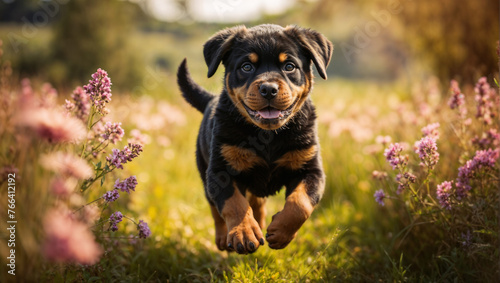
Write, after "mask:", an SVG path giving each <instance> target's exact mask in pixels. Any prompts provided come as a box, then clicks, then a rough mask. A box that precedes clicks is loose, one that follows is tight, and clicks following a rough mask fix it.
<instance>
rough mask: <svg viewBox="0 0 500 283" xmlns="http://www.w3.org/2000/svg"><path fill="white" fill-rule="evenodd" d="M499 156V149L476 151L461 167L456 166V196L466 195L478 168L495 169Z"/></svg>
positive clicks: (462, 196)
mask: <svg viewBox="0 0 500 283" xmlns="http://www.w3.org/2000/svg"><path fill="white" fill-rule="evenodd" d="M499 156H500V149H498V148H497V149H495V150H492V149H488V150H479V151H476V155H475V156H474V157H473V158H472V159H471V160H468V161H467V162H466V163H465V164H464V165H463V166H462V167H460V168H458V178H457V182H456V187H457V198H458V199H459V200H460V199H462V198H464V197H466V196H467V193H468V192H469V191H470V190H471V189H472V186H471V182H472V180H474V179H475V178H476V175H477V173H478V172H479V171H480V170H491V169H495V164H496V162H497V160H498V157H499Z"/></svg>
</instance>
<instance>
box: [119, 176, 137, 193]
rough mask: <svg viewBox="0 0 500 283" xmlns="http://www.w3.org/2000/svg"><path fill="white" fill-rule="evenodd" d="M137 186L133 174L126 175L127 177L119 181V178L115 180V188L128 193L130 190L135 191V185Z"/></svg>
mask: <svg viewBox="0 0 500 283" xmlns="http://www.w3.org/2000/svg"><path fill="white" fill-rule="evenodd" d="M136 186H137V179H136V178H135V176H131V177H128V178H127V179H125V180H123V181H122V182H120V179H117V180H116V182H115V188H116V189H119V190H120V191H122V192H127V193H128V194H130V191H131V190H132V191H134V192H135V187H136Z"/></svg>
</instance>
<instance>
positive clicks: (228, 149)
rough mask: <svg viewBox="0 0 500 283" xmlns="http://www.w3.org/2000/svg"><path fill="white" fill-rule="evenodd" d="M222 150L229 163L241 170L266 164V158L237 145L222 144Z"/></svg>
mask: <svg viewBox="0 0 500 283" xmlns="http://www.w3.org/2000/svg"><path fill="white" fill-rule="evenodd" d="M220 152H221V154H222V156H223V157H224V159H225V160H226V161H227V163H228V164H229V165H230V166H231V167H232V168H233V169H235V170H236V171H239V172H242V171H245V170H248V169H251V168H252V167H254V166H256V165H259V164H265V161H264V159H262V158H261V157H259V156H258V155H257V154H256V153H255V152H254V151H251V150H249V149H246V148H241V147H238V146H235V145H227V144H224V145H222V146H221V150H220Z"/></svg>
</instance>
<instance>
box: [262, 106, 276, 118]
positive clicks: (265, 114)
mask: <svg viewBox="0 0 500 283" xmlns="http://www.w3.org/2000/svg"><path fill="white" fill-rule="evenodd" d="M257 113H258V114H260V116H262V118H264V119H276V118H278V117H279V116H280V111H279V110H278V109H276V108H272V107H266V108H264V109H262V110H259V111H257Z"/></svg>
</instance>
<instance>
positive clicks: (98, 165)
mask: <svg viewBox="0 0 500 283" xmlns="http://www.w3.org/2000/svg"><path fill="white" fill-rule="evenodd" d="M95 167H96V169H97V170H100V169H101V161H99V162H98V163H97V164H96V165H95Z"/></svg>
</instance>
